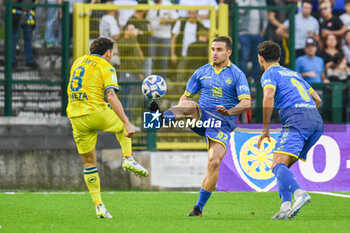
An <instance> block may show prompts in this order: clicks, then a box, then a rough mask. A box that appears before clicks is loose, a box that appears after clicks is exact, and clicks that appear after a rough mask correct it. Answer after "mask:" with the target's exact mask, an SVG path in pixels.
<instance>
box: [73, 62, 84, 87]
mask: <svg viewBox="0 0 350 233" xmlns="http://www.w3.org/2000/svg"><path fill="white" fill-rule="evenodd" d="M84 73H85V68H84V67H83V66H79V67H77V68H76V69H75V70H74V72H73V77H72V80H71V82H70V89H71V90H72V91H79V90H80V88H81V84H82V82H83V80H82V78H83V76H84ZM76 83H77V84H76Z"/></svg>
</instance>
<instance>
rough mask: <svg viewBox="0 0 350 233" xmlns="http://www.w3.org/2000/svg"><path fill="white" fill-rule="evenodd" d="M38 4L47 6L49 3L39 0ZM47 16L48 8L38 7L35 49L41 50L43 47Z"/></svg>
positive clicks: (34, 38)
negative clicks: (43, 32)
mask: <svg viewBox="0 0 350 233" xmlns="http://www.w3.org/2000/svg"><path fill="white" fill-rule="evenodd" d="M37 3H38V4H45V3H47V0H37ZM45 15H46V8H44V7H37V8H36V9H35V20H36V23H35V29H34V33H33V47H34V48H41V47H42V45H43V40H42V29H43V27H44V23H45Z"/></svg>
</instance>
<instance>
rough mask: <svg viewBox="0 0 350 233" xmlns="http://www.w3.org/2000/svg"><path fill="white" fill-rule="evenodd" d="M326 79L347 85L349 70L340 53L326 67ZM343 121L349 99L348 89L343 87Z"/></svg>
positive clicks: (349, 75)
mask: <svg viewBox="0 0 350 233" xmlns="http://www.w3.org/2000/svg"><path fill="white" fill-rule="evenodd" d="M326 74H327V78H328V79H329V80H330V81H331V82H342V83H348V82H349V80H350V68H349V67H348V65H347V60H346V57H345V56H344V54H343V53H342V52H340V53H337V54H335V55H334V56H333V57H332V61H331V62H329V63H328V64H327V65H326ZM342 94H343V106H342V107H343V111H342V112H343V113H342V115H343V119H347V116H346V115H347V106H348V105H349V103H348V98H349V88H348V87H346V86H343V92H342Z"/></svg>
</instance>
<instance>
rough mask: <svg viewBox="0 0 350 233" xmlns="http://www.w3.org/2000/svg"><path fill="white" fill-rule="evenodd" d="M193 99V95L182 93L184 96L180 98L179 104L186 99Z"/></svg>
mask: <svg viewBox="0 0 350 233" xmlns="http://www.w3.org/2000/svg"><path fill="white" fill-rule="evenodd" d="M191 100H193V98H192V97H189V96H187V95H182V96H181V97H180V99H179V104H181V102H184V101H191Z"/></svg>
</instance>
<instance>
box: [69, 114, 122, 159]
mask: <svg viewBox="0 0 350 233" xmlns="http://www.w3.org/2000/svg"><path fill="white" fill-rule="evenodd" d="M70 122H71V124H72V128H73V138H74V141H75V144H76V145H77V148H78V152H79V154H86V153H88V152H90V151H92V150H93V149H94V148H95V146H96V141H97V132H98V131H105V132H112V133H119V132H121V131H123V130H124V123H123V122H122V121H121V120H120V119H119V117H118V116H117V115H116V114H115V112H114V111H113V110H112V109H110V108H108V109H107V110H104V111H101V112H98V113H94V114H89V115H84V116H79V117H73V118H70Z"/></svg>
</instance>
